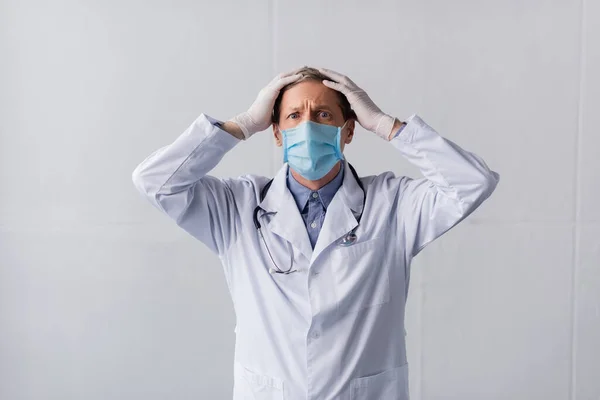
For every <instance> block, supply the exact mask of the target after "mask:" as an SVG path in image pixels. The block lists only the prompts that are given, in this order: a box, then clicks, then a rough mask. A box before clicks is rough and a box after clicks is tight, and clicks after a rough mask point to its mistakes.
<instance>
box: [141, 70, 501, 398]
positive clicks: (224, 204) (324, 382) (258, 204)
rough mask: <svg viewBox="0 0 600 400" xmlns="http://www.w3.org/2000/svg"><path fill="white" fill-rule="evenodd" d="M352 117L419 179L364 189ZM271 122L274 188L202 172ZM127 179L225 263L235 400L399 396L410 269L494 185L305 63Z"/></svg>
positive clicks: (434, 137) (422, 132) (380, 180)
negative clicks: (354, 161)
mask: <svg viewBox="0 0 600 400" xmlns="http://www.w3.org/2000/svg"><path fill="white" fill-rule="evenodd" d="M355 121H358V123H359V124H360V125H362V126H363V127H364V128H365V129H367V130H369V131H371V132H373V133H375V134H376V135H378V136H379V137H381V138H382V139H383V140H386V141H389V143H390V144H391V145H392V146H393V147H395V148H396V149H397V150H398V153H399V155H402V156H404V157H405V158H406V159H408V160H409V161H410V162H412V163H413V164H414V165H416V166H417V167H418V168H419V169H420V170H421V172H422V174H423V175H424V178H420V179H412V178H409V177H406V176H398V177H397V176H395V175H394V173H392V172H383V173H381V174H379V175H375V176H367V177H360V178H359V177H358V175H357V174H356V172H355V171H354V169H353V168H352V167H351V165H350V164H349V163H348V162H347V160H346V159H345V157H344V155H343V150H344V147H345V145H347V144H350V142H351V141H352V138H353V136H354V128H355ZM270 125H272V128H273V135H274V138H275V142H276V144H277V145H278V146H282V147H283V154H284V164H283V166H282V167H281V169H280V170H279V172H278V173H277V174H276V175H275V177H274V179H272V180H271V179H269V178H266V177H262V176H256V175H244V176H241V177H237V178H227V179H221V178H216V177H213V176H211V175H208V174H209V172H210V171H211V170H212V169H213V168H214V167H215V166H216V165H217V164H218V163H219V161H220V160H221V159H222V158H223V156H224V155H225V154H226V153H227V152H228V151H229V150H231V149H232V148H233V147H235V146H236V145H238V144H240V143H241V142H242V141H246V140H248V139H250V137H251V136H252V135H253V134H254V133H256V132H260V131H263V130H265V129H267V128H268V127H269V126H270ZM373 156H374V157H376V156H377V155H373ZM132 178H133V182H134V184H135V186H136V188H137V189H138V190H139V192H141V193H142V194H143V195H144V196H145V197H146V198H147V199H148V201H150V202H151V203H152V204H153V205H154V206H155V207H156V208H158V209H159V210H160V211H161V212H163V213H164V214H166V215H167V216H168V217H170V218H171V219H172V220H173V221H174V222H175V223H176V224H177V225H179V226H180V227H181V228H182V229H184V230H185V231H187V232H189V233H190V234H191V235H192V236H194V237H195V238H196V239H198V240H199V241H201V242H202V243H204V244H205V245H206V246H208V247H209V248H210V249H211V250H212V251H213V252H214V253H215V254H217V255H218V256H219V258H220V260H221V262H222V265H223V269H224V273H225V277H226V280H227V284H228V288H229V291H230V294H231V297H232V300H233V304H234V308H235V314H236V327H235V332H236V343H235V357H234V362H233V364H234V368H233V370H234V387H233V398H234V400H241V399H256V400H266V399H268V400H273V399H278V400H283V399H286V400H301V399H302V400H350V399H361V400H363V399H364V400H381V399H384V400H406V399H408V398H409V394H408V364H407V358H406V350H405V331H404V306H405V303H406V295H407V293H408V285H409V280H410V271H411V269H410V265H411V261H412V259H413V258H414V257H415V256H416V255H417V254H418V253H419V252H420V251H421V250H422V249H423V248H424V247H425V246H426V245H427V244H428V243H430V242H431V241H433V240H434V239H436V238H437V237H439V236H441V235H442V234H443V233H444V232H446V231H447V230H449V229H450V228H452V227H453V226H455V225H456V224H458V223H459V222H460V221H461V220H463V219H464V218H465V217H467V216H468V215H469V214H471V213H472V212H473V211H474V210H475V209H476V208H477V207H478V206H479V205H480V204H481V203H482V202H483V201H484V200H485V199H486V198H488V197H489V196H490V194H491V193H492V192H493V191H494V189H495V187H496V185H497V183H498V180H499V176H498V174H497V173H496V172H493V171H491V170H490V169H489V168H488V167H487V165H486V164H485V163H484V161H483V160H482V159H481V158H479V157H478V156H476V155H475V154H472V153H470V152H468V151H465V150H463V149H462V148H460V147H459V146H458V145H456V144H455V143H453V142H451V141H450V140H448V139H445V138H443V137H442V136H440V135H439V134H438V133H437V132H436V131H435V130H434V129H433V128H432V127H430V126H429V125H427V124H426V123H425V122H424V121H423V120H422V119H421V118H420V117H419V116H418V115H416V114H413V115H412V116H410V117H409V118H407V119H406V121H400V120H398V119H397V118H394V117H392V116H390V115H387V114H385V113H384V112H382V111H381V110H380V109H379V108H378V107H377V106H376V105H375V104H374V103H373V101H372V100H371V99H370V98H369V96H368V95H367V94H366V93H365V92H364V91H363V90H362V89H360V88H359V87H358V86H357V85H356V84H355V83H354V82H353V81H351V80H350V79H349V78H348V77H346V76H344V75H341V74H339V73H336V72H334V71H331V70H326V69H318V70H317V69H313V68H308V67H303V68H300V69H297V70H295V71H292V72H289V73H286V74H280V75H278V76H277V77H276V78H275V79H274V80H273V81H272V82H271V83H270V84H269V85H268V86H266V87H265V88H264V89H263V90H261V91H260V93H259V94H258V97H257V98H256V100H255V102H254V103H253V104H252V105H251V107H250V108H249V110H248V111H247V112H244V113H242V114H240V115H238V116H236V117H234V118H232V119H231V120H229V121H226V122H222V121H218V120H216V119H214V118H211V117H209V116H208V115H206V114H200V116H199V117H198V118H197V119H196V120H195V121H194V122H193V123H192V124H191V125H190V126H189V127H188V128H187V129H186V130H185V131H184V132H183V133H182V134H181V135H180V136H179V137H178V138H176V139H175V140H174V141H173V142H172V143H171V144H169V145H167V146H164V147H162V148H160V149H158V150H156V151H155V152H154V153H152V154H151V155H149V156H148V157H147V158H146V159H145V160H144V161H142V162H141V163H140V164H139V165H138V166H137V167H136V169H135V170H134V171H133V175H132Z"/></svg>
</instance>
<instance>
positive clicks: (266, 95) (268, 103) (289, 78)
mask: <svg viewBox="0 0 600 400" xmlns="http://www.w3.org/2000/svg"><path fill="white" fill-rule="evenodd" d="M300 69H302V67H301V68H296V69H294V70H293V71H290V72H286V73H281V74H279V75H277V76H276V77H275V78H274V79H273V80H272V81H271V82H270V83H269V84H268V85H267V86H265V87H264V88H263V89H261V91H260V92H259V93H258V96H257V97H256V100H254V103H252V105H251V106H250V108H249V109H248V111H246V112H243V113H241V114H239V115H237V116H235V117H233V118H232V119H231V120H230V121H227V122H226V123H225V124H224V125H223V127H226V126H227V125H230V127H229V130H232V131H233V132H230V133H232V134H234V136H237V135H235V132H234V131H235V130H236V125H237V127H239V129H240V130H241V131H242V133H243V136H244V140H248V138H249V137H250V136H252V135H253V134H255V133H256V132H260V131H264V130H265V129H267V128H268V127H269V126H270V125H271V115H272V113H273V106H274V105H275V100H276V99H277V96H279V92H280V91H281V89H282V88H283V87H284V86H286V85H289V84H290V83H293V82H295V81H297V80H298V79H300V78H301V77H302V74H297V73H296V72H297V71H299V70H300ZM229 130H227V131H228V132H229ZM238 137H239V136H238Z"/></svg>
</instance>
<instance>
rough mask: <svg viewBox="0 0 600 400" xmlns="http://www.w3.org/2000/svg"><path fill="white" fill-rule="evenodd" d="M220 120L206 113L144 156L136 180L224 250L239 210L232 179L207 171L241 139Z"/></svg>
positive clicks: (186, 224) (188, 225) (172, 214)
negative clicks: (178, 134)
mask: <svg viewBox="0 0 600 400" xmlns="http://www.w3.org/2000/svg"><path fill="white" fill-rule="evenodd" d="M216 122H217V121H216V120H214V119H213V118H211V117H209V116H206V115H205V114H201V115H200V116H199V117H198V118H197V119H196V120H195V121H194V122H193V123H192V124H191V125H190V126H189V127H188V128H187V129H186V130H185V131H184V132H183V133H182V134H181V135H180V136H179V137H178V138H177V139H175V141H174V142H173V143H171V144H170V145H168V146H165V147H162V148H160V149H158V150H156V151H155V152H153V153H152V154H151V155H149V156H148V157H147V158H146V159H145V160H144V161H142V162H141V163H140V164H139V165H138V166H137V167H136V168H135V170H134V171H133V173H132V180H133V183H134V185H135V187H136V188H137V190H138V191H139V192H140V193H141V194H143V195H144V196H145V197H146V198H147V199H148V200H149V201H150V203H152V204H153V205H154V206H155V207H156V208H158V209H159V210H160V211H162V212H163V213H165V214H166V215H167V216H169V217H170V218H171V219H173V220H174V221H175V222H176V223H177V225H179V226H180V227H181V228H183V229H184V230H185V231H187V232H188V233H190V234H191V235H192V236H194V237H195V238H197V239H198V240H200V241H201V242H203V243H204V244H206V245H207V246H208V247H209V248H210V249H211V250H212V251H213V252H215V253H217V254H220V253H221V252H223V251H225V250H226V249H227V248H228V247H229V245H230V244H231V243H232V241H233V240H234V238H235V236H236V233H237V232H236V230H237V226H238V224H237V221H238V220H239V215H238V212H237V207H236V203H235V197H234V196H233V190H232V187H231V185H230V183H233V181H231V180H229V181H228V180H223V179H218V178H215V177H212V176H207V173H208V172H210V171H211V170H212V169H213V168H214V167H215V166H216V165H217V164H218V163H219V161H221V159H222V158H223V156H224V155H225V154H226V153H227V152H228V151H229V150H231V149H232V148H233V147H234V146H235V145H236V144H238V143H239V142H240V140H239V139H238V138H236V137H234V136H233V135H232V134H228V133H226V132H225V131H223V130H222V129H220V128H219V127H218V126H215V125H214V124H215V123H216Z"/></svg>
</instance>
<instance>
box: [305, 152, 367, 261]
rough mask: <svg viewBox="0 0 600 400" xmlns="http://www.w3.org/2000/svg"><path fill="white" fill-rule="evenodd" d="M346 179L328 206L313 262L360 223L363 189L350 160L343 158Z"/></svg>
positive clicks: (314, 251) (313, 254)
mask: <svg viewBox="0 0 600 400" xmlns="http://www.w3.org/2000/svg"><path fill="white" fill-rule="evenodd" d="M343 166H344V179H343V181H342V186H340V188H339V189H338V191H337V192H336V194H335V196H333V199H332V200H331V203H330V204H329V206H328V207H327V211H326V213H325V220H324V221H323V227H322V228H321V231H320V232H319V238H318V239H317V243H316V244H315V248H314V250H313V253H312V259H311V261H310V263H311V264H312V263H313V262H314V261H315V260H316V259H317V257H318V256H319V254H321V253H322V252H323V251H324V250H325V249H326V248H327V247H329V245H331V244H332V243H333V242H336V241H337V240H338V239H341V238H342V237H343V236H345V235H346V234H347V233H348V232H350V231H351V230H352V229H354V227H356V226H357V225H358V221H357V218H358V216H359V215H360V214H361V212H362V210H363V207H364V197H363V191H362V189H361V188H360V186H359V185H358V182H356V178H354V175H353V174H352V171H351V170H350V167H349V166H348V161H347V160H346V159H344V160H343Z"/></svg>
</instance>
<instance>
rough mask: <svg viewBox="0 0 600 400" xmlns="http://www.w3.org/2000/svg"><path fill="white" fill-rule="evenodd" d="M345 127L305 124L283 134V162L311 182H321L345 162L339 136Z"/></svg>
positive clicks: (284, 131) (283, 131)
mask: <svg viewBox="0 0 600 400" xmlns="http://www.w3.org/2000/svg"><path fill="white" fill-rule="evenodd" d="M345 126H346V123H344V125H342V126H333V125H326V124H319V123H316V122H312V121H306V122H303V123H301V124H298V125H297V126H295V127H293V128H290V129H284V130H282V131H281V134H282V135H283V162H287V163H288V164H289V166H290V167H291V168H292V169H294V170H295V171H296V172H298V173H299V174H300V175H302V176H303V177H304V178H306V179H308V180H310V181H316V180H317V179H321V178H322V177H324V176H325V175H327V173H328V172H329V171H331V169H332V168H333V166H334V165H335V164H336V163H337V162H338V161H339V160H343V159H344V155H343V154H342V149H341V136H342V130H343V129H344V127H345Z"/></svg>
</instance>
